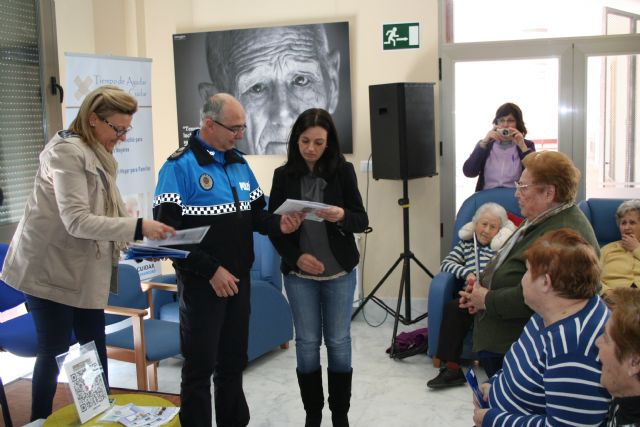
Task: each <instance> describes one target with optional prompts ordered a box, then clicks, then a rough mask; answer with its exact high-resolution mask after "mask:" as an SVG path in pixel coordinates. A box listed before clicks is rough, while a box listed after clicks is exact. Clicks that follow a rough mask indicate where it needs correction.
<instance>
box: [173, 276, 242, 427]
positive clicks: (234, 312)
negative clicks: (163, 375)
mask: <svg viewBox="0 0 640 427" xmlns="http://www.w3.org/2000/svg"><path fill="white" fill-rule="evenodd" d="M247 273H248V272H247ZM177 279H178V296H179V298H180V343H181V349H182V354H183V356H184V365H183V366H182V383H181V385H180V398H181V407H180V422H181V424H182V425H184V426H190V427H191V426H194V427H195V426H206V427H210V426H211V425H212V414H211V391H210V390H211V375H212V374H213V384H214V401H215V409H216V424H217V425H218V427H236V426H237V427H240V426H246V425H247V424H249V406H248V405H247V401H246V399H245V395H244V391H243V389H242V371H243V370H244V368H245V367H246V366H247V345H248V338H249V311H250V286H251V284H250V279H249V276H248V274H247V275H246V276H243V277H241V278H240V282H238V289H239V292H238V294H236V295H234V296H232V297H228V298H220V297H218V296H216V294H215V292H214V290H213V288H212V286H211V285H210V284H209V282H208V280H206V279H203V278H199V277H196V276H192V275H189V274H186V273H184V272H177Z"/></svg>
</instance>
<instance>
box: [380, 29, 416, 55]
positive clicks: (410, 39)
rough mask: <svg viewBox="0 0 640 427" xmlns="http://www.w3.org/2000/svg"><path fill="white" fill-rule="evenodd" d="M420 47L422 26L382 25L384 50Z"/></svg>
mask: <svg viewBox="0 0 640 427" xmlns="http://www.w3.org/2000/svg"><path fill="white" fill-rule="evenodd" d="M419 47H420V24H419V23H417V22H411V23H405V24H384V25H382V49H383V50H393V49H417V48H419Z"/></svg>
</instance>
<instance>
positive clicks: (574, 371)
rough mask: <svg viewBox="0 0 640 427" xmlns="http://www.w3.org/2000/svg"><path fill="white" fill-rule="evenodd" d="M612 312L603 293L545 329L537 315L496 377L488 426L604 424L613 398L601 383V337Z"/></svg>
mask: <svg viewBox="0 0 640 427" xmlns="http://www.w3.org/2000/svg"><path fill="white" fill-rule="evenodd" d="M608 317H609V311H608V309H607V307H606V306H605V304H604V302H603V301H602V300H601V299H600V297H599V296H594V297H592V298H591V299H590V300H589V301H588V303H587V305H586V306H585V307H584V308H583V309H582V310H580V311H579V312H578V313H576V314H575V315H573V316H570V317H568V318H566V319H563V320H561V321H559V322H556V323H554V324H553V325H550V326H548V327H546V328H545V326H544V324H543V321H542V318H541V317H540V316H539V315H538V314H534V315H533V316H532V317H531V319H530V320H529V322H528V323H527V325H526V326H525V328H524V330H523V332H522V334H521V335H520V338H519V339H518V341H516V342H515V343H514V344H513V345H512V347H511V349H510V350H509V352H508V353H507V354H506V356H505V359H504V364H503V368H502V370H501V371H499V372H498V373H497V374H496V375H494V376H493V378H491V379H490V382H491V384H492V387H491V392H490V395H489V404H490V407H491V409H490V410H489V411H488V412H487V414H486V416H485V418H484V421H483V423H482V425H483V426H543V425H546V426H578V425H579V426H598V425H603V423H604V422H605V417H606V415H607V409H608V406H609V401H610V396H609V394H608V393H607V391H606V390H605V389H604V388H603V387H602V385H601V384H600V375H601V369H602V366H601V364H600V360H599V359H598V349H597V347H596V346H595V341H596V338H597V337H598V336H599V335H600V334H602V332H603V330H604V325H605V323H606V321H607V318H608Z"/></svg>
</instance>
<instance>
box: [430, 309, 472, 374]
mask: <svg viewBox="0 0 640 427" xmlns="http://www.w3.org/2000/svg"><path fill="white" fill-rule="evenodd" d="M472 324H473V315H471V314H469V311H468V310H467V309H465V308H460V307H458V298H456V299H452V300H451V301H449V302H448V303H447V304H446V305H445V306H444V310H443V312H442V323H440V325H441V326H440V336H439V337H438V353H437V356H438V358H440V359H442V360H446V361H447V362H455V363H460V358H461V356H462V345H463V343H464V337H465V336H466V335H467V332H469V328H471V325H472Z"/></svg>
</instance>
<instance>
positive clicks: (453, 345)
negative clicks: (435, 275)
mask: <svg viewBox="0 0 640 427" xmlns="http://www.w3.org/2000/svg"><path fill="white" fill-rule="evenodd" d="M458 304H459V303H458V298H456V299H452V300H451V301H449V302H448V303H447V304H446V305H445V306H444V310H443V312H442V323H441V325H442V326H441V327H440V336H439V337H438V353H437V357H438V358H440V359H442V360H446V361H447V362H454V363H460V359H461V357H462V347H463V344H464V338H465V337H466V336H467V333H468V332H469V328H471V325H472V324H473V315H472V314H469V311H468V310H467V309H466V308H460V307H459V306H458ZM478 356H479V359H480V364H481V365H482V367H483V368H484V370H485V372H486V373H487V376H488V377H489V378H491V377H492V376H493V374H495V373H496V372H497V371H498V370H500V368H502V360H503V359H504V354H499V353H492V352H488V351H481V352H479V353H478Z"/></svg>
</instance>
